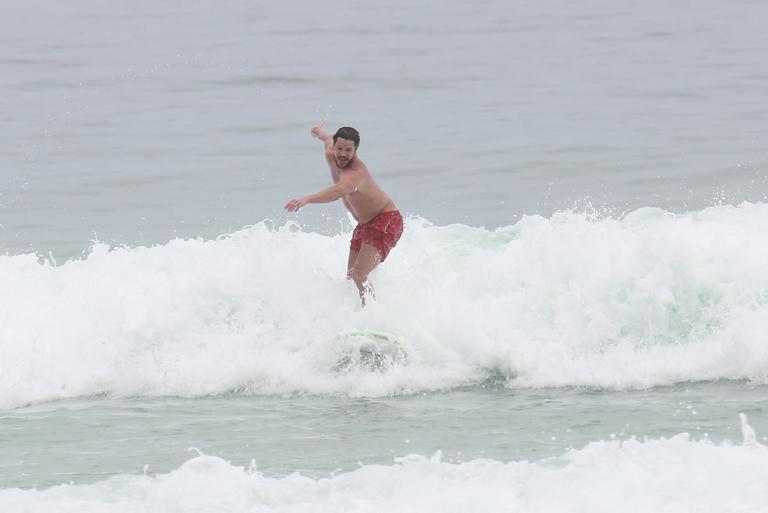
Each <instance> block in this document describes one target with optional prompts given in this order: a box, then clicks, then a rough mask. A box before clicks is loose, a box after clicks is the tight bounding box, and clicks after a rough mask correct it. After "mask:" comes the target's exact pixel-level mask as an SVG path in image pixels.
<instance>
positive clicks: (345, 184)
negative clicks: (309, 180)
mask: <svg viewBox="0 0 768 513" xmlns="http://www.w3.org/2000/svg"><path fill="white" fill-rule="evenodd" d="M359 181H360V173H357V172H353V171H346V172H344V173H342V175H341V178H339V181H338V183H335V184H334V185H332V186H330V187H328V188H327V189H323V190H322V191H320V192H316V193H314V194H310V195H309V196H304V197H303V198H298V199H292V200H291V201H289V202H288V203H286V204H285V209H286V210H287V211H288V212H296V211H297V210H299V209H300V208H301V207H303V206H304V205H306V204H308V203H330V202H331V201H336V200H337V199H339V198H343V197H344V196H346V195H347V194H351V193H353V192H355V189H357V183H358V182H359Z"/></svg>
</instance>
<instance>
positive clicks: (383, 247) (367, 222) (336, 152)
mask: <svg viewBox="0 0 768 513" xmlns="http://www.w3.org/2000/svg"><path fill="white" fill-rule="evenodd" d="M311 134H312V135H313V136H314V137H316V138H317V139H320V140H321V141H322V142H323V144H324V145H325V160H326V161H327V162H328V167H329V168H330V170H331V178H332V179H333V185H332V186H330V187H328V188H327V189H323V190H322V191H320V192H316V193H314V194H310V195H308V196H304V197H302V198H298V199H292V200H291V201H289V202H288V203H287V204H286V205H285V209H286V210H288V211H289V212H295V211H297V210H299V209H300V208H301V207H303V206H304V205H306V204H307V203H328V202H331V201H336V200H337V199H341V200H342V201H343V202H344V206H346V207H347V210H349V212H350V213H351V214H352V217H354V218H355V221H357V227H355V231H354V232H353V233H352V240H351V241H350V244H349V258H348V260H347V279H351V280H353V281H354V282H355V285H356V286H357V290H358V292H359V293H360V301H361V302H362V304H363V306H365V297H366V294H368V293H370V294H371V295H373V288H372V287H371V286H370V283H369V282H368V275H369V274H370V273H371V271H373V270H374V269H375V268H376V266H377V265H379V264H380V263H381V262H383V261H384V260H385V259H386V258H387V255H388V254H389V251H390V250H391V249H392V248H393V247H395V244H397V241H398V240H399V239H400V236H401V235H402V234H403V218H402V216H401V215H400V212H399V211H398V210H397V207H396V206H395V203H394V202H393V201H392V199H391V198H390V197H389V196H388V195H387V194H386V193H385V192H384V191H383V190H381V188H380V187H379V186H378V185H377V184H376V182H375V181H374V179H373V177H372V176H371V174H370V173H369V172H368V168H367V167H366V166H365V164H364V163H363V161H362V160H360V158H359V157H358V156H357V148H358V146H360V134H359V133H358V132H357V130H355V129H354V128H351V127H342V128H339V130H338V131H337V132H336V133H335V134H334V135H333V136H331V135H330V134H329V133H328V132H326V131H325V130H323V123H317V124H315V125H314V126H313V127H312V130H311Z"/></svg>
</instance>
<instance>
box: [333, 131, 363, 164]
mask: <svg viewBox="0 0 768 513" xmlns="http://www.w3.org/2000/svg"><path fill="white" fill-rule="evenodd" d="M356 152H357V148H355V143H354V142H352V141H350V140H349V139H343V138H341V137H339V138H337V139H336V142H335V143H333V157H334V158H335V159H336V165H337V166H339V167H346V166H348V165H349V163H350V162H352V159H353V158H355V153H356Z"/></svg>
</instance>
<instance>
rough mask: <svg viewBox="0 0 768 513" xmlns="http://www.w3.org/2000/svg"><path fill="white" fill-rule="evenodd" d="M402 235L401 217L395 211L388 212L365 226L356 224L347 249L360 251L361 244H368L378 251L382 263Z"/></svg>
mask: <svg viewBox="0 0 768 513" xmlns="http://www.w3.org/2000/svg"><path fill="white" fill-rule="evenodd" d="M402 234H403V216H401V215H400V212H399V211H397V210H389V211H386V212H382V213H381V214H379V215H377V216H376V217H374V218H373V219H371V220H370V221H368V222H367V223H365V224H358V225H357V227H356V228H355V231H354V232H352V240H351V241H350V243H349V249H351V250H352V251H360V248H361V247H362V245H363V243H366V244H370V245H371V246H373V247H374V248H376V249H377V250H378V251H379V257H381V262H383V261H384V260H385V259H386V258H387V255H388V254H389V250H391V249H392V248H394V247H395V244H397V241H398V240H400V236H401V235H402Z"/></svg>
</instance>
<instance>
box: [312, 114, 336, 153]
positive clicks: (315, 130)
mask: <svg viewBox="0 0 768 513" xmlns="http://www.w3.org/2000/svg"><path fill="white" fill-rule="evenodd" d="M324 124H325V122H324V121H320V122H319V123H315V124H314V126H313V127H312V130H310V133H311V134H312V136H313V137H316V138H318V139H320V140H321V141H323V144H325V148H326V150H327V149H328V147H330V146H333V136H331V134H329V133H328V132H326V131H325V130H323V125H324Z"/></svg>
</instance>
